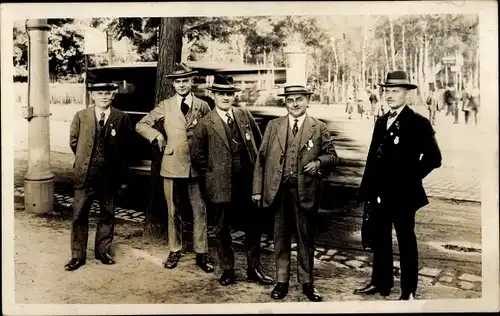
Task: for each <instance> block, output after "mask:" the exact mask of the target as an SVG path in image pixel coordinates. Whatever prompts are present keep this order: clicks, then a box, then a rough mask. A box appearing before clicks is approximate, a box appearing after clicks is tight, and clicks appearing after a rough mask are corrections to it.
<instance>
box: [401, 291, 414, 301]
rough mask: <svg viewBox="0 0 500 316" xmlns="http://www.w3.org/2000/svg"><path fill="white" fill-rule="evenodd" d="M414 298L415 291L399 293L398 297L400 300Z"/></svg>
mask: <svg viewBox="0 0 500 316" xmlns="http://www.w3.org/2000/svg"><path fill="white" fill-rule="evenodd" d="M414 299H415V293H411V292H410V293H405V292H403V293H401V296H400V297H399V300H400V301H412V300H414Z"/></svg>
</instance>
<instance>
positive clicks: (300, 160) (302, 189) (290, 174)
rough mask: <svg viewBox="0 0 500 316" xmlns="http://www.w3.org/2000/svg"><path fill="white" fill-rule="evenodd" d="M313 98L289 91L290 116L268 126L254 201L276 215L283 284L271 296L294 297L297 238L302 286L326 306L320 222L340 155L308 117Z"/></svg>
mask: <svg viewBox="0 0 500 316" xmlns="http://www.w3.org/2000/svg"><path fill="white" fill-rule="evenodd" d="M311 94H312V93H311V92H309V91H308V90H307V89H306V88H305V87H303V86H299V85H296V86H288V87H285V89H284V93H283V94H280V95H279V96H284V97H285V103H286V108H287V110H288V115H286V116H283V117H280V118H277V119H274V120H272V121H270V122H269V124H268V125H267V128H266V131H265V132H264V137H263V140H262V144H261V146H260V150H259V155H258V158H257V161H256V164H255V171H254V176H253V199H254V201H256V202H258V203H261V204H262V207H269V209H270V210H273V211H275V212H276V213H275V220H274V251H275V259H276V274H277V284H276V286H275V288H274V290H273V291H272V293H271V297H272V298H274V299H282V298H284V297H285V296H286V295H287V293H288V285H289V278H290V253H291V252H290V251H291V237H292V234H296V235H297V247H298V258H297V263H298V281H299V283H301V284H302V292H303V293H304V294H305V295H306V296H307V298H308V299H309V300H311V301H314V302H318V301H321V300H322V298H321V295H320V294H319V293H318V291H317V290H316V289H315V287H314V285H313V263H314V232H315V229H316V227H315V225H314V218H315V216H316V213H317V211H318V209H319V193H320V185H321V176H322V175H323V174H325V173H326V172H328V171H329V170H331V169H332V168H333V166H334V165H335V164H336V163H337V153H336V151H335V147H334V145H333V142H332V140H331V138H330V133H329V131H328V129H327V127H326V125H325V124H324V123H322V122H321V121H319V120H317V119H315V118H312V117H310V116H309V115H307V113H306V111H307V107H308V104H309V96H310V95H311Z"/></svg>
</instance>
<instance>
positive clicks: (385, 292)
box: [354, 284, 391, 296]
mask: <svg viewBox="0 0 500 316" xmlns="http://www.w3.org/2000/svg"><path fill="white" fill-rule="evenodd" d="M377 293H380V295H382V296H389V294H391V290H390V289H379V288H378V287H376V286H375V285H372V284H368V285H367V286H365V287H363V288H360V289H355V290H354V294H369V295H373V294H377Z"/></svg>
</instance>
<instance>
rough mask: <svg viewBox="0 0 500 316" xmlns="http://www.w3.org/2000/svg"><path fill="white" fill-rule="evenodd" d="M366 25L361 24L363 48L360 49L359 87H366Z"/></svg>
mask: <svg viewBox="0 0 500 316" xmlns="http://www.w3.org/2000/svg"><path fill="white" fill-rule="evenodd" d="M366 32H367V27H366V23H363V46H362V47H361V85H362V86H363V89H364V88H365V87H366V75H365V73H366Z"/></svg>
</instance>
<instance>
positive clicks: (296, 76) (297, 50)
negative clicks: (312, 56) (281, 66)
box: [285, 36, 306, 86]
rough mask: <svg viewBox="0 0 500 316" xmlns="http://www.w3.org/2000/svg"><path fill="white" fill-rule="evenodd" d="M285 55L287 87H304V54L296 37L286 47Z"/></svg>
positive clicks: (302, 47) (303, 49)
mask: <svg viewBox="0 0 500 316" xmlns="http://www.w3.org/2000/svg"><path fill="white" fill-rule="evenodd" d="M285 53H286V56H287V68H286V82H287V85H302V86H306V52H305V48H304V45H302V43H301V42H300V40H299V39H298V37H297V36H295V37H294V39H293V40H292V42H291V43H290V44H289V45H288V46H287V47H286V49H285Z"/></svg>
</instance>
